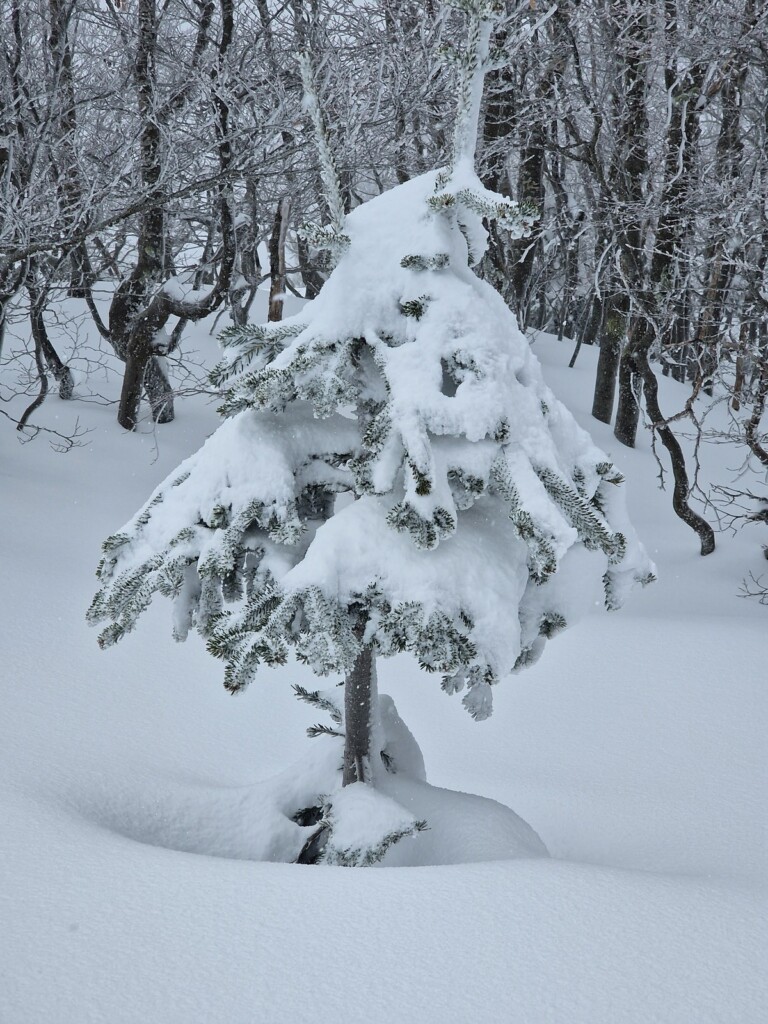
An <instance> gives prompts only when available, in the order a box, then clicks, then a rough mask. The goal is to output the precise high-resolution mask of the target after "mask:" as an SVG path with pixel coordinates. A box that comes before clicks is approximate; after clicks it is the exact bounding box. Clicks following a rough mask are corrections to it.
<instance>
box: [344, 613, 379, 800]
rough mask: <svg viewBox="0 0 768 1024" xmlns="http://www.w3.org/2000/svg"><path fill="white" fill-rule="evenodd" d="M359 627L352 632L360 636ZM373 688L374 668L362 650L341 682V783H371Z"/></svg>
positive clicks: (371, 656) (369, 653)
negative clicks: (342, 710) (342, 731)
mask: <svg viewBox="0 0 768 1024" xmlns="http://www.w3.org/2000/svg"><path fill="white" fill-rule="evenodd" d="M362 632H363V628H362V627H360V628H359V629H357V630H356V633H357V634H358V636H360V637H361V636H362ZM375 689H376V665H375V661H374V654H373V650H372V648H371V647H363V648H362V650H361V651H360V654H359V655H358V656H357V661H356V662H355V664H354V666H353V668H352V671H351V672H350V673H349V675H348V676H347V678H346V681H345V683H344V732H345V736H346V739H345V741H344V775H343V784H344V785H345V786H349V785H350V784H351V783H353V782H370V780H371V713H372V709H373V700H374V699H375Z"/></svg>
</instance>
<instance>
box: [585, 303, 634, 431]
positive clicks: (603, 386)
mask: <svg viewBox="0 0 768 1024" xmlns="http://www.w3.org/2000/svg"><path fill="white" fill-rule="evenodd" d="M606 306H607V309H606V310H605V311H604V312H603V314H602V315H603V329H602V332H601V334H600V355H599V356H598V360H597V374H596V376H595V392H594V396H593V399H592V415H593V416H594V417H595V419H596V420H600V422H601V423H610V422H611V419H612V418H613V403H614V399H615V397H616V378H617V375H618V372H619V361H620V359H621V344H622V341H623V339H624V334H625V331H626V325H627V310H628V307H629V304H628V301H627V296H626V294H624V293H623V292H622V293H620V294H618V295H613V296H611V297H610V298H609V299H608V301H607V303H606Z"/></svg>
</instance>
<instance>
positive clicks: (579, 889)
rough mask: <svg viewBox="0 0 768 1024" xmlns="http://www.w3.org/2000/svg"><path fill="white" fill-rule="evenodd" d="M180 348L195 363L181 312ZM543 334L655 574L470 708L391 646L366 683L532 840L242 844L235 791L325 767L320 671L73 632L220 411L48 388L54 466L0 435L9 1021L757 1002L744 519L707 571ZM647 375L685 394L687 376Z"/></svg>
mask: <svg viewBox="0 0 768 1024" xmlns="http://www.w3.org/2000/svg"><path fill="white" fill-rule="evenodd" d="M190 340H191V343H197V344H198V345H199V346H200V347H204V348H205V350H206V356H207V358H208V359H209V360H211V361H212V360H213V359H215V351H214V344H213V342H212V340H211V339H210V338H208V337H207V336H206V335H205V333H204V332H203V330H202V328H198V329H197V331H195V332H190ZM534 350H535V351H536V353H537V354H538V355H539V357H540V358H541V359H542V361H543V362H544V364H545V376H546V377H547V380H548V383H549V385H550V386H551V387H552V388H553V390H554V391H555V393H556V394H557V395H558V396H559V397H561V398H562V399H563V400H564V401H565V403H566V405H567V406H568V407H569V408H570V409H571V410H572V411H573V412H574V413H575V414H576V416H577V418H578V419H579V420H580V422H581V423H582V425H583V426H585V427H586V428H587V429H588V430H589V431H590V432H591V433H592V435H593V436H594V438H595V441H596V442H597V443H598V444H599V445H600V446H601V447H603V448H604V449H605V450H606V451H607V452H608V453H609V454H610V456H611V457H612V458H613V459H614V460H615V461H616V463H617V465H618V466H619V468H620V469H621V470H622V472H624V474H625V475H626V477H627V481H628V483H627V486H628V492H629V503H630V513H631V515H632V518H633V521H634V522H635V525H636V526H637V529H638V533H639V534H640V536H641V537H642V538H643V540H644V541H645V543H646V545H647V547H648V549H649V553H650V555H651V556H652V557H653V559H654V560H655V561H656V563H657V565H658V569H659V581H658V583H656V584H655V585H654V587H653V588H651V589H650V590H649V591H647V592H645V593H643V594H642V595H639V596H638V597H636V598H632V599H630V601H629V602H628V604H627V606H626V607H625V609H624V610H623V611H622V612H620V613H618V614H615V615H609V614H607V613H605V612H604V611H603V610H602V609H601V607H599V606H596V608H595V613H594V615H592V616H589V617H587V618H586V619H585V620H584V621H583V622H582V623H581V624H580V625H579V626H578V627H577V628H575V629H574V630H572V631H570V632H568V633H566V634H564V635H563V636H561V637H558V638H557V639H556V640H554V641H553V642H552V644H551V645H550V647H549V649H548V651H547V657H546V658H544V659H543V660H542V661H541V663H540V664H539V665H537V666H535V667H533V668H532V669H530V670H529V671H528V672H527V673H525V674H523V675H520V676H517V677H514V678H512V679H508V680H506V681H504V683H503V684H502V685H500V686H499V687H498V688H497V693H496V700H495V704H496V709H495V712H494V716H493V718H491V719H490V720H489V721H487V722H484V723H480V724H476V723H473V722H472V721H471V720H469V719H468V718H467V716H466V715H465V714H464V713H463V711H462V709H461V707H460V706H459V705H458V704H457V703H456V702H455V701H451V700H450V699H448V698H447V697H445V695H444V694H442V693H441V692H440V691H439V689H438V688H437V687H436V686H435V685H434V681H433V680H431V679H424V678H422V677H421V676H420V673H419V672H418V670H416V669H415V668H414V666H413V664H412V663H411V662H410V661H409V660H408V659H407V658H396V659H392V660H391V661H389V662H384V663H382V665H381V666H380V685H381V689H382V690H383V691H385V692H388V693H390V694H392V696H393V697H394V699H395V701H396V703H397V707H398V709H399V711H400V713H401V714H402V717H403V719H404V721H405V722H407V723H408V726H409V727H410V729H411V730H412V731H413V733H414V735H415V736H416V737H417V738H418V741H419V743H420V745H421V748H422V750H423V753H424V759H425V763H426V769H427V775H428V778H429V781H430V782H431V783H432V784H433V785H434V786H436V787H449V788H455V789H460V790H464V791H467V792H474V793H479V794H482V795H483V796H485V797H487V798H488V799H490V800H496V801H499V802H500V803H502V804H504V805H507V806H509V807H514V808H515V810H516V811H517V812H518V813H519V814H520V815H522V817H523V818H525V820H526V821H528V822H530V824H531V826H532V827H533V828H534V829H535V830H536V832H537V833H538V834H539V835H540V836H541V838H542V840H543V841H544V843H545V844H546V846H547V848H548V849H549V851H550V854H551V857H550V858H549V859H542V858H538V859H530V860H528V859H516V860H494V861H487V860H483V859H482V857H480V856H478V859H477V861H476V862H475V863H464V864H447V865H444V866H439V867H435V866H433V867H424V868H408V869H405V868H398V869H393V868H390V869H387V868H383V869H381V870H342V869H339V868H335V867H319V868H317V867H315V868H302V867H297V866H292V865H282V864H273V863H254V862H253V861H251V860H249V859H248V858H249V856H250V851H249V846H248V844H249V824H248V823H249V820H251V819H250V814H251V812H252V811H253V809H254V803H255V802H256V801H257V793H258V787H255V786H254V783H255V782H257V781H258V780H261V779H264V778H268V777H270V776H273V775H275V774H276V773H278V772H280V771H281V769H283V768H284V767H285V766H286V765H287V764H289V763H290V762H291V761H292V760H295V759H297V758H300V757H303V756H312V757H317V758H320V759H322V758H325V757H326V756H328V754H327V752H328V750H329V749H330V747H328V746H327V745H326V746H323V744H324V743H326V742H327V741H326V740H325V739H324V738H323V737H320V738H318V739H315V740H308V739H307V738H306V737H305V736H304V730H305V728H306V727H307V726H308V725H310V724H311V723H312V722H313V721H315V720H316V717H317V716H316V714H315V713H314V712H313V711H312V710H311V709H308V708H307V707H305V706H303V705H301V704H299V703H298V702H296V701H295V699H294V698H293V696H292V694H291V688H290V683H293V682H299V683H301V684H303V685H305V686H310V685H312V684H313V680H312V677H311V676H308V674H307V672H306V670H305V669H301V668H298V667H294V666H289V667H287V668H284V669H277V670H271V671H266V672H265V673H264V675H263V678H261V679H260V680H259V681H258V682H257V683H256V684H254V686H252V687H251V689H250V690H249V691H248V692H247V693H245V694H244V695H242V696H240V697H237V698H232V697H230V696H229V695H227V694H226V693H225V692H224V690H223V689H222V688H221V686H220V683H219V675H220V673H219V670H218V666H217V665H215V664H214V663H213V662H212V660H211V659H210V658H209V657H208V655H206V653H205V651H204V650H203V648H202V644H201V643H200V642H199V640H197V639H196V638H192V639H190V640H189V641H188V642H187V644H186V645H181V646H179V645H175V644H174V643H173V641H172V640H171V639H170V637H169V635H168V628H167V609H166V608H162V607H159V608H158V609H154V610H152V611H151V612H150V613H149V618H148V620H147V622H146V623H145V624H144V628H143V629H142V630H140V631H139V632H137V633H136V634H134V635H133V636H131V637H129V638H128V639H127V640H126V641H125V642H124V644H123V645H122V647H121V648H118V649H115V650H112V651H110V652H108V653H101V652H99V651H98V649H97V648H96V644H95V640H94V633H93V631H91V630H89V629H88V628H87V627H86V626H85V624H84V621H83V616H84V612H85V609H86V607H87V605H88V603H89V600H90V597H91V594H92V592H93V589H94V580H93V576H92V572H93V566H94V564H95V561H96V560H97V558H98V545H99V541H100V539H101V538H102V537H103V536H106V535H107V533H108V532H109V531H110V530H111V529H112V528H113V527H114V525H115V524H116V523H119V522H122V521H124V520H125V519H126V518H127V516H128V515H130V514H131V513H132V512H133V510H134V509H135V507H136V506H137V504H138V503H139V502H140V501H141V500H142V498H143V497H144V496H145V495H146V494H148V493H149V492H150V491H151V489H152V488H153V486H155V484H156V483H157V482H158V481H159V480H160V479H162V478H163V476H164V475H165V474H166V473H167V472H168V471H169V470H170V469H171V468H172V466H173V465H175V464H177V463H178V462H179V461H180V460H181V459H183V458H184V457H186V456H187V455H188V454H189V453H190V452H192V451H193V450H194V449H195V448H197V447H198V446H199V444H200V443H201V441H202V440H203V439H204V437H205V436H206V434H208V433H209V432H210V431H211V430H212V429H213V427H214V426H215V422H216V420H215V416H214V413H213V411H212V409H211V408H210V407H206V406H205V404H204V403H203V402H202V401H201V400H186V401H183V402H180V403H179V415H178V420H177V422H176V423H174V424H172V425H170V426H168V427H164V428H161V429H160V430H159V431H158V434H157V437H155V436H153V434H152V433H151V432H147V433H141V434H138V435H133V436H131V435H126V434H124V433H122V432H121V431H120V430H119V429H118V428H117V427H116V425H115V424H114V422H113V409H111V408H109V407H102V406H100V405H97V404H88V405H86V404H85V403H83V402H80V403H78V405H77V407H76V409H75V408H73V407H72V406H67V405H66V404H65V403H62V402H59V401H58V400H57V399H55V398H54V397H52V398H50V399H49V400H48V402H47V403H46V405H45V406H44V408H43V410H42V412H41V414H40V416H39V419H40V421H41V422H44V423H47V424H49V425H51V426H54V427H58V428H59V429H68V428H69V427H70V426H71V424H72V422H73V421H74V418H75V416H76V415H79V416H80V419H81V422H82V423H83V424H84V425H85V426H87V427H90V428H92V432H91V433H90V434H89V435H87V437H86V439H85V441H86V443H85V445H84V446H83V447H81V448H77V449H75V450H74V451H72V452H71V453H69V454H68V455H65V456H62V455H57V454H55V453H54V452H52V451H51V450H50V449H49V448H48V447H47V445H46V443H45V440H44V438H42V437H41V438H38V439H37V440H36V441H35V442H34V444H32V445H27V446H24V447H22V446H19V445H17V444H15V439H14V438H13V436H12V435H11V433H10V431H8V428H7V427H6V428H4V429H6V436H5V443H4V445H3V453H2V456H0V495H1V496H2V497H1V501H0V524H1V525H2V537H3V547H2V552H3V553H2V570H3V587H2V594H1V595H0V621H1V622H2V624H3V659H2V665H3V672H2V686H3V714H2V715H1V716H0V730H2V735H1V736H0V762H1V765H0V808H1V809H2V822H3V827H2V829H0V948H1V949H2V953H1V954H0V965H2V986H0V1020H1V1021H3V1022H4V1024H5V1022H6V1021H7V1022H9V1024H43V1022H45V1024H50V1022H52V1021H55V1022H57V1024H82V1022H87V1021H94V1022H105V1021H108V1022H110V1024H135V1022H138V1021H152V1022H158V1024H177V1022H178V1024H182V1022H184V1024H190V1022H195V1024H196V1022H200V1024H210V1022H219V1021H221V1022H226V1024H241V1022H242V1024H246V1022H247V1024H253V1022H254V1021H262V1020H265V1021H267V1020H268V1021H270V1022H274V1024H294V1022H296V1021H303V1020H310V1019H311V1020H312V1021H315V1022H319V1024H326V1022H327V1024H331V1022H337V1021H350V1022H352V1021H357V1020H360V1019H365V1020H367V1021H370V1022H374V1024H378V1022H382V1024H383V1022H385V1021H386V1022H391V1021H393V1020H395V1021H397V1020H423V1021H441V1022H451V1024H453V1022H455V1024H460V1022H465V1021H468V1020H478V1021H483V1022H499V1024H502V1022H510V1021H515V1022H517V1021H520V1022H525V1024H529V1022H532V1024H561V1022H563V1024H564V1022H567V1024H618V1022H622V1024H624V1022H632V1024H634V1022H637V1024H646V1022H647V1021H651V1020H653V1021H658V1022H664V1024H689V1022H696V1024H762V1022H763V1021H764V1020H765V1019H766V1014H767V1013H768V993H767V992H766V984H765V977H766V972H765V963H766V962H767V960H768V926H767V925H766V921H768V904H767V903H766V899H765V895H766V883H767V882H768V865H767V863H766V861H767V858H766V830H765V824H764V822H765V792H766V782H768V757H767V756H766V745H765V735H766V727H767V726H768V692H767V691H766V687H765V685H764V681H763V678H762V676H763V666H764V664H765V655H766V643H765V625H766V620H765V615H766V611H765V609H763V608H760V607H759V606H758V605H756V604H752V603H749V602H746V601H744V600H741V599H739V597H738V596H737V591H738V585H739V580H740V579H741V577H743V576H744V575H746V574H747V573H748V572H749V571H750V569H756V570H759V567H760V552H759V537H758V536H757V535H753V536H750V535H748V534H744V535H742V536H738V537H736V538H734V539H730V538H726V537H723V538H720V546H719V548H718V551H717V552H716V553H715V554H714V555H713V556H711V557H709V558H707V559H701V558H700V557H699V556H698V554H697V547H698V545H697V542H696V538H695V537H694V536H693V534H692V533H690V531H688V530H687V529H686V528H685V527H684V526H683V525H682V524H680V523H679V522H678V521H677V520H675V519H674V518H673V516H672V514H671V511H670V509H669V495H668V494H665V493H662V492H659V491H658V490H656V489H655V478H656V472H657V470H656V466H655V464H654V462H653V459H652V456H651V454H650V452H649V448H648V441H647V438H646V437H645V436H643V437H642V438H641V440H640V443H639V446H638V449H637V450H636V451H632V452H631V451H627V450H625V449H622V448H621V446H620V445H618V444H617V443H616V442H615V441H614V440H613V438H612V436H611V434H610V431H609V430H608V429H607V428H604V427H603V426H602V425H600V424H597V423H595V422H594V421H592V420H590V418H589V416H588V408H589V404H590V402H591V384H592V380H593V373H594V357H595V355H596V353H594V352H593V351H591V350H587V351H584V352H583V353H582V355H581V356H580V357H579V363H578V364H577V367H576V369H575V370H573V371H569V370H567V369H566V368H565V364H566V363H567V359H568V357H569V355H570V346H567V345H557V343H556V342H554V341H553V340H551V339H546V338H545V339H541V340H538V341H537V342H536V343H535V347H534ZM75 369H77V366H75ZM4 372H7V371H4ZM661 384H662V392H661V397H662V400H663V401H664V403H665V404H664V406H663V408H664V409H665V411H666V410H667V409H669V410H670V411H671V410H673V409H676V408H678V407H679V405H680V403H681V397H682V395H683V394H684V392H682V391H681V389H680V387H679V386H678V385H676V384H674V383H671V382H669V381H666V380H664V381H662V382H661ZM103 388H104V390H105V391H108V392H109V394H111V395H113V396H114V394H115V383H114V381H111V382H105V383H104V385H103ZM81 393H82V388H81ZM14 408H18V407H17V406H14ZM732 461H733V460H732V459H731V458H730V456H729V453H728V451H727V449H724V448H713V449H708V450H707V451H706V452H705V465H704V471H705V473H706V474H707V475H708V476H709V478H719V479H721V480H722V479H724V478H725V479H727V473H728V466H729V464H730V463H731V462H732ZM424 835H425V836H426V835H428V834H427V833H425V834H424ZM420 838H421V837H420ZM408 841H409V840H404V841H403V842H408ZM396 851H397V847H394V848H393V850H392V853H393V854H394V853H396ZM481 852H482V851H481Z"/></svg>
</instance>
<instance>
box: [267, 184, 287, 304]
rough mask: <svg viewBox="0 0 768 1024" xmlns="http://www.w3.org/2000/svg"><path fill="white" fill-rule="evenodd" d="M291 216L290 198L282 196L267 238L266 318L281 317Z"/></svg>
mask: <svg viewBox="0 0 768 1024" xmlns="http://www.w3.org/2000/svg"><path fill="white" fill-rule="evenodd" d="M290 216H291V200H290V199H289V198H288V196H283V198H282V199H281V200H280V202H279V203H278V204H277V212H276V213H275V223H274V226H273V228H272V235H271V237H270V239H269V276H270V285H269V311H268V314H267V320H269V321H271V322H274V321H277V320H282V319H283V296H284V294H285V240H286V237H287V235H288V221H289V219H290Z"/></svg>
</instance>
